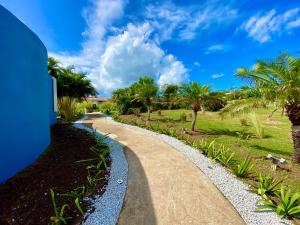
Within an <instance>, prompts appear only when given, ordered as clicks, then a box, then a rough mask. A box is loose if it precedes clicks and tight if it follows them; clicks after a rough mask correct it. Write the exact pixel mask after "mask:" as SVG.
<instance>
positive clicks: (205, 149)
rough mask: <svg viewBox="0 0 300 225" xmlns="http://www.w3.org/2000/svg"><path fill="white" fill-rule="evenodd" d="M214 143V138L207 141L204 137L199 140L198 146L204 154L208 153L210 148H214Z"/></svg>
mask: <svg viewBox="0 0 300 225" xmlns="http://www.w3.org/2000/svg"><path fill="white" fill-rule="evenodd" d="M214 143H215V140H213V141H211V142H207V141H205V140H204V139H202V140H201V143H200V148H201V150H202V151H203V153H204V154H206V155H207V154H208V151H209V150H210V149H211V148H214Z"/></svg>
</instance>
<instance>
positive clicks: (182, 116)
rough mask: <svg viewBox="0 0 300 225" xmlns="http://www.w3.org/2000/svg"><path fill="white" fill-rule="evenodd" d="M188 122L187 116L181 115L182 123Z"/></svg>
mask: <svg viewBox="0 0 300 225" xmlns="http://www.w3.org/2000/svg"><path fill="white" fill-rule="evenodd" d="M186 120H187V115H186V113H184V112H183V113H181V114H180V121H181V122H186Z"/></svg>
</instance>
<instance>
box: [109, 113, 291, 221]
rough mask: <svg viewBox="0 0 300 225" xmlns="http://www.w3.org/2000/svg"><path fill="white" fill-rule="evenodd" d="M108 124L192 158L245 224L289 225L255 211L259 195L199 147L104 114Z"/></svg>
mask: <svg viewBox="0 0 300 225" xmlns="http://www.w3.org/2000/svg"><path fill="white" fill-rule="evenodd" d="M106 119H107V120H109V121H110V122H112V123H115V124H117V125H119V126H122V127H127V128H130V129H134V130H137V131H140V132H144V133H147V134H148V135H150V136H152V137H155V138H158V139H160V140H162V141H164V142H165V143H167V144H169V145H171V146H172V147H173V148H174V149H176V150H177V151H179V152H181V153H183V154H184V155H185V156H186V157H187V158H188V159H189V160H190V161H192V162H193V163H194V164H195V165H196V166H197V167H198V168H199V169H200V170H201V171H202V172H203V173H204V174H205V175H206V176H207V177H208V178H209V179H210V180H211V181H212V183H213V184H215V186H216V187H217V188H218V189H219V190H220V191H221V193H222V194H223V195H224V196H225V197H226V198H227V199H228V200H229V201H230V202H231V204H232V205H233V206H234V208H235V209H236V210H237V211H238V213H239V214H240V215H241V217H242V218H243V219H244V221H245V223H246V224H249V225H282V224H286V225H288V224H289V225H291V224H292V222H291V221H289V220H286V219H283V220H281V219H280V218H279V217H278V216H277V215H276V213H275V212H273V211H271V210H265V211H257V210H256V207H257V206H256V202H257V200H259V199H260V196H259V195H257V194H255V193H253V192H250V191H249V190H250V186H249V185H247V184H245V183H243V182H242V181H241V180H239V179H238V178H237V177H236V176H234V175H233V174H232V173H230V172H229V171H228V170H226V169H225V168H224V167H223V166H222V165H220V164H219V163H216V162H213V161H212V160H211V159H209V158H207V157H206V156H205V155H203V154H202V153H201V152H200V151H199V150H197V149H195V148H192V147H191V146H188V145H186V144H184V143H183V142H181V141H180V140H178V139H176V138H173V137H170V136H168V135H165V134H159V133H156V132H153V131H150V130H147V129H144V128H141V127H138V126H133V125H129V124H124V123H120V122H117V121H114V120H113V119H112V118H111V117H106Z"/></svg>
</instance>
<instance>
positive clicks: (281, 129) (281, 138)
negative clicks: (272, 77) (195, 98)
mask: <svg viewBox="0 0 300 225" xmlns="http://www.w3.org/2000/svg"><path fill="white" fill-rule="evenodd" d="M271 111H272V110H270V109H269V110H268V109H260V110H258V111H256V113H257V115H258V116H259V118H260V119H261V121H262V124H263V127H264V130H265V136H266V137H265V138H263V139H259V138H256V137H255V130H254V128H253V126H252V125H251V122H250V119H249V118H248V115H240V116H239V117H235V118H231V117H228V118H225V119H221V117H220V116H219V114H218V113H217V112H205V113H202V112H201V113H198V118H197V123H196V130H197V133H195V134H194V135H191V136H190V137H191V138H192V139H194V140H201V139H205V140H209V141H212V140H215V143H216V144H224V145H225V146H227V147H229V148H230V149H231V150H232V151H235V153H236V159H237V161H239V160H242V159H243V158H245V157H246V156H248V155H250V156H251V157H252V158H253V159H254V161H255V173H254V174H255V175H256V174H259V173H260V172H263V173H274V172H272V170H271V165H272V163H271V162H270V161H269V160H266V159H265V156H266V155H267V154H272V155H273V156H277V157H282V158H285V159H287V160H288V162H289V167H290V168H291V172H287V171H285V170H282V169H279V170H278V171H277V172H276V174H275V175H276V176H279V177H282V178H283V177H286V176H288V179H287V181H286V182H287V184H289V185H291V187H292V189H296V190H300V167H299V166H292V165H291V164H290V158H291V155H292V150H293V148H292V141H291V132H290V126H291V125H290V122H289V121H288V119H287V117H286V116H284V115H281V112H276V113H275V114H274V115H273V117H272V120H268V119H267V117H268V115H270V112H271ZM182 113H186V115H187V122H182V121H181V120H180V115H181V114H182ZM191 113H192V111H191V110H184V109H180V110H163V111H162V115H161V116H160V115H158V113H157V112H153V113H152V114H151V124H157V123H158V124H159V125H160V126H161V127H175V128H177V130H178V131H179V132H180V131H181V130H182V127H185V128H188V129H190V126H191V121H192V118H191V117H190V114H191ZM142 116H144V117H146V114H142ZM121 117H122V119H126V120H136V121H139V122H141V121H142V120H141V119H140V118H138V117H136V116H133V115H123V116H121ZM241 118H244V119H247V120H248V124H249V125H247V126H242V125H241V122H240V119H241ZM243 129H246V130H247V133H249V134H250V135H251V137H250V138H249V139H248V140H243V139H241V138H239V136H238V135H237V132H240V131H242V130H243ZM253 180H255V178H253V179H250V180H249V179H248V180H247V181H249V182H250V183H251V182H252V181H253Z"/></svg>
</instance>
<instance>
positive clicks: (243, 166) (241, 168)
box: [234, 157, 253, 177]
mask: <svg viewBox="0 0 300 225" xmlns="http://www.w3.org/2000/svg"><path fill="white" fill-rule="evenodd" d="M252 168H253V164H252V159H251V158H250V157H247V158H245V159H244V160H243V161H242V163H240V164H239V165H238V166H237V168H236V169H235V170H234V173H235V175H236V176H237V177H247V176H249V174H250V171H251V169H252Z"/></svg>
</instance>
